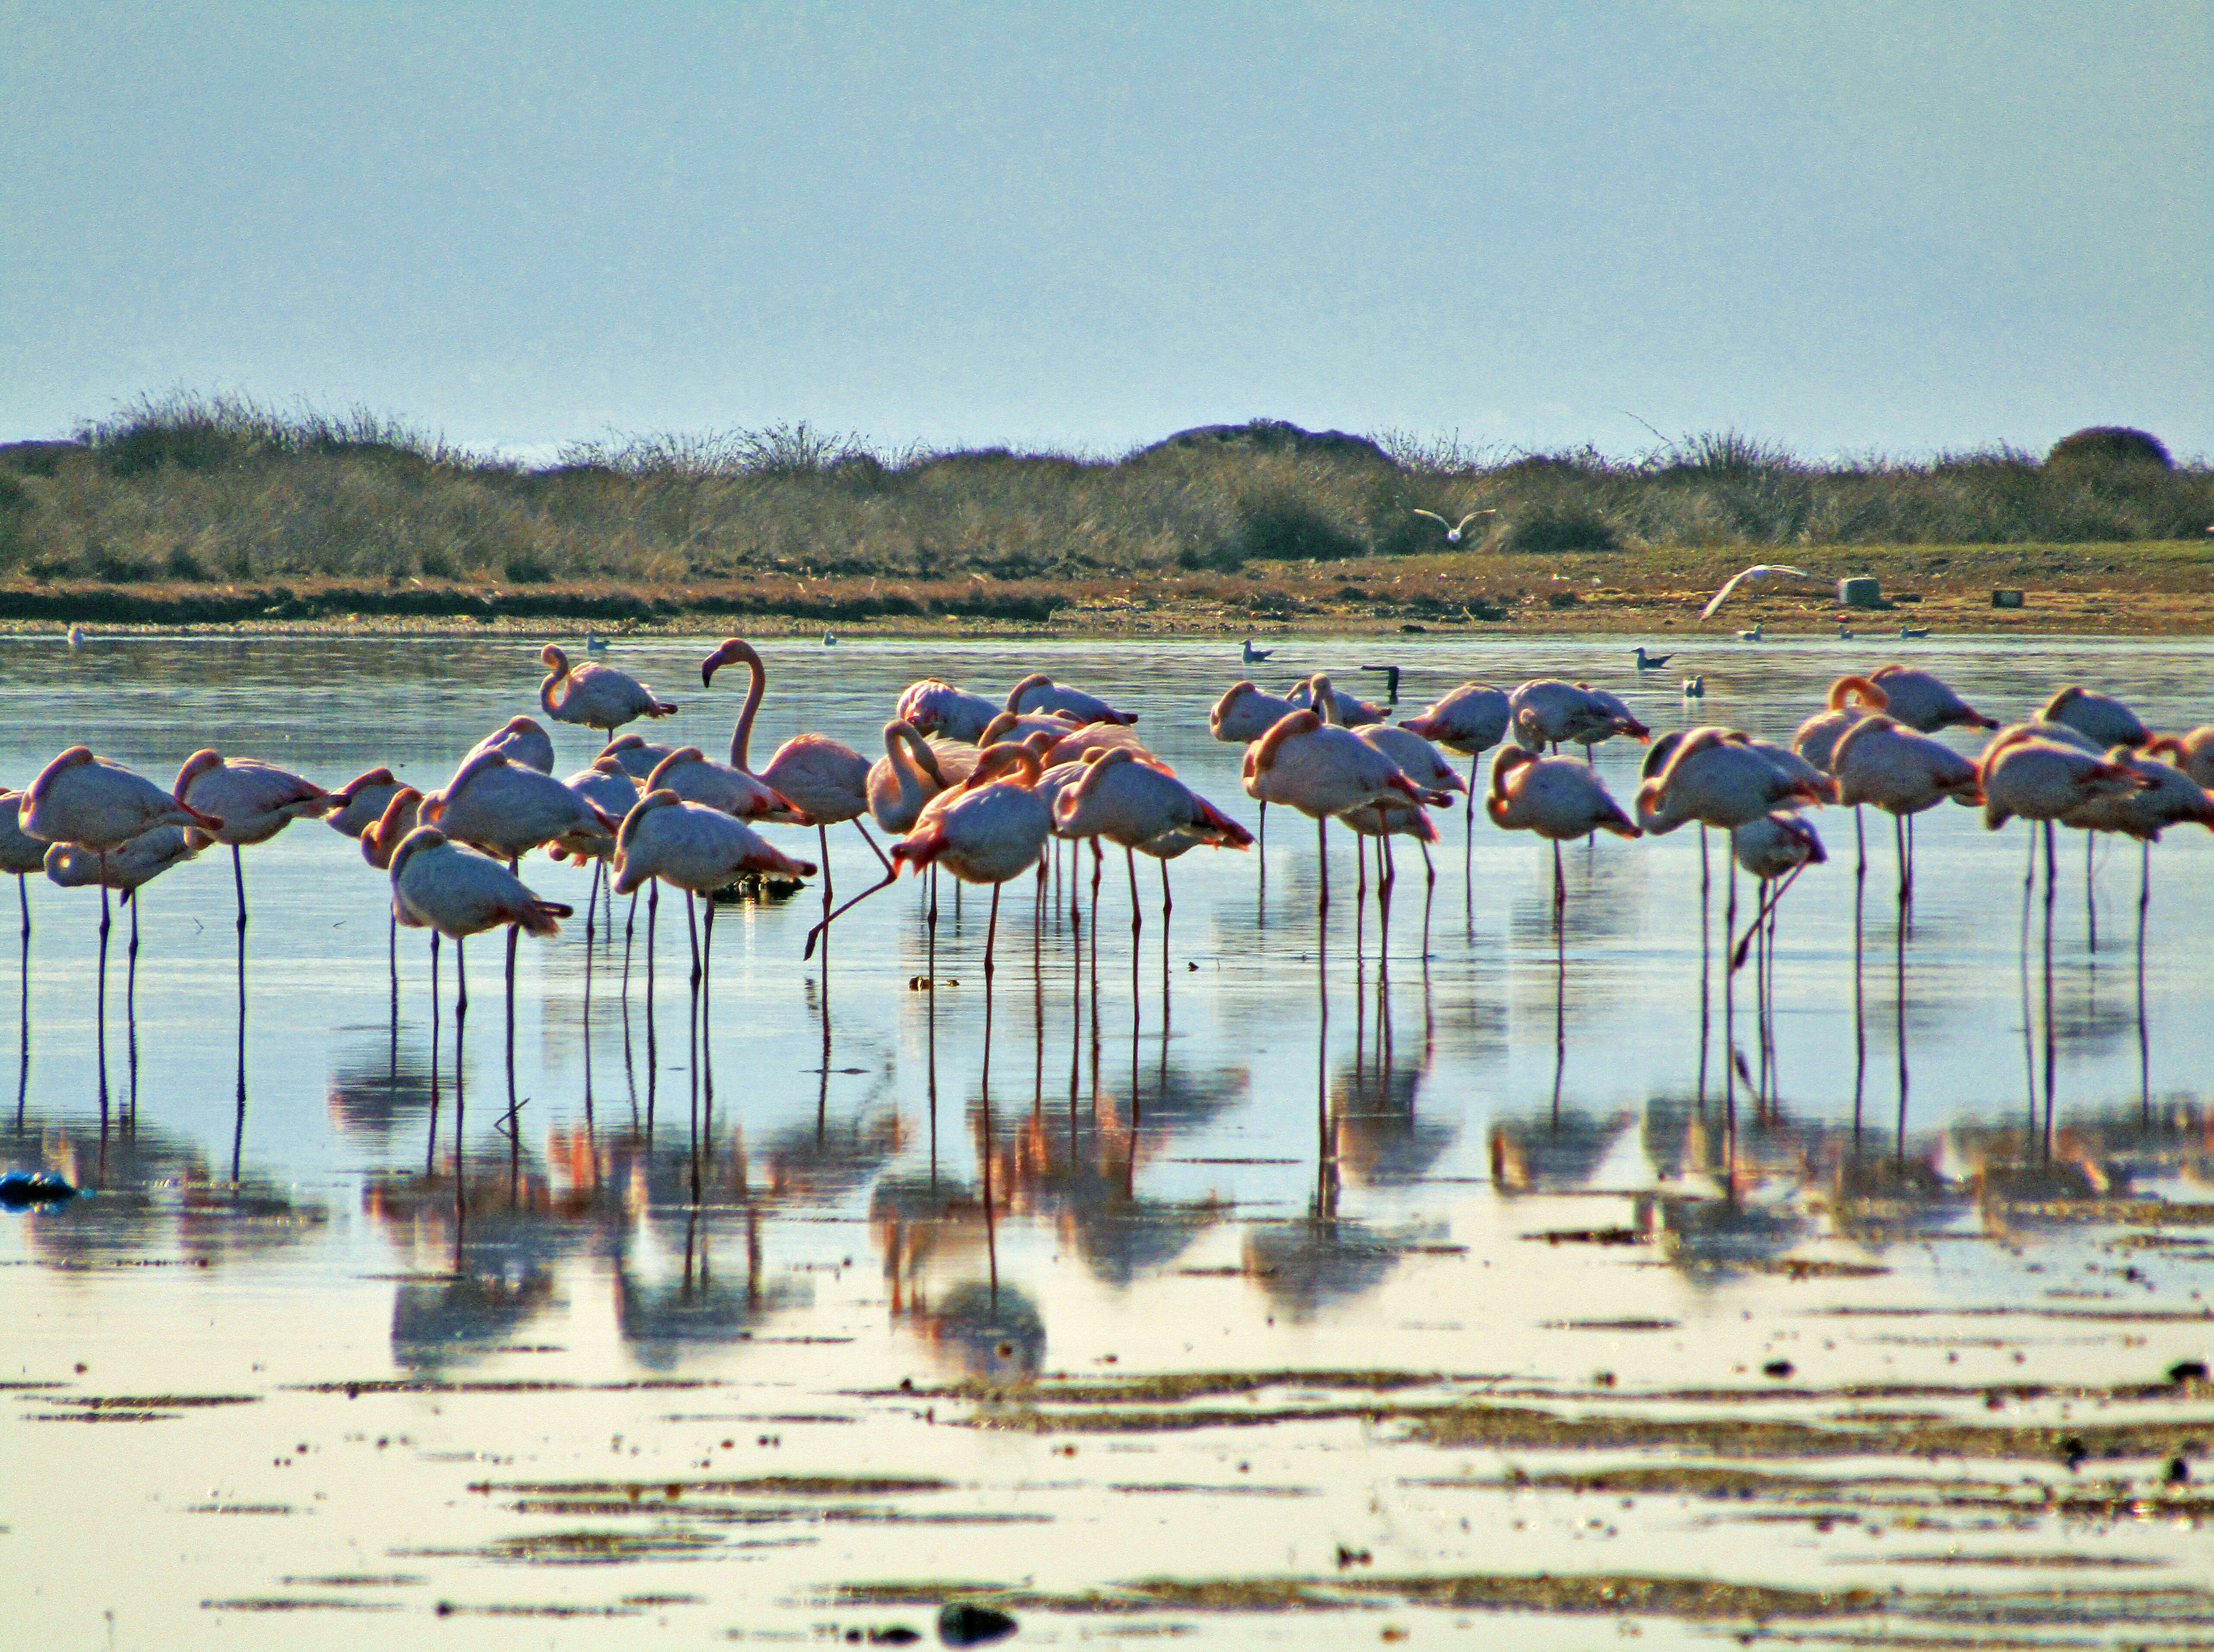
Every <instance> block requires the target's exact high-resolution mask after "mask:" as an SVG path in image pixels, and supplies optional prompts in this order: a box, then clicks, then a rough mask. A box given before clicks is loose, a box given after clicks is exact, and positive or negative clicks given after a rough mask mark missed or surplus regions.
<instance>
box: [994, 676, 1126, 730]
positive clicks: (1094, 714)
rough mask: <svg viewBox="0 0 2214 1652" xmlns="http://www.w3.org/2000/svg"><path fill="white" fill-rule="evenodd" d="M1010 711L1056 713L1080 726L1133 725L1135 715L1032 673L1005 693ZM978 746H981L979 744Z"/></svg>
mask: <svg viewBox="0 0 2214 1652" xmlns="http://www.w3.org/2000/svg"><path fill="white" fill-rule="evenodd" d="M1006 709H1007V710H1009V711H1011V712H1059V713H1061V714H1062V715H1064V716H1067V717H1072V718H1074V719H1076V721H1078V722H1079V723H1135V722H1136V721H1137V720H1138V714H1137V713H1135V712H1124V711H1117V710H1116V709H1115V707H1112V706H1110V705H1109V704H1108V703H1107V702H1106V701H1104V700H1102V699H1100V698H1099V697H1098V695H1097V694H1086V693H1085V692H1084V690H1083V689H1081V688H1068V687H1067V686H1066V685H1064V684H1061V683H1059V682H1055V681H1054V680H1053V679H1052V678H1051V677H1050V676H1047V675H1046V674H1045V673H1044V672H1043V671H1033V672H1031V674H1030V675H1029V676H1026V677H1024V679H1023V680H1022V681H1021V682H1018V683H1017V684H1015V686H1014V687H1013V688H1012V689H1010V690H1009V691H1008V694H1007V706H1006ZM979 743H980V744H982V742H981V741H980V742H979Z"/></svg>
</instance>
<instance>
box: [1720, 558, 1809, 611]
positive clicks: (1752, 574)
mask: <svg viewBox="0 0 2214 1652" xmlns="http://www.w3.org/2000/svg"><path fill="white" fill-rule="evenodd" d="M1764 573H1789V574H1795V575H1796V576H1797V577H1798V578H1801V579H1812V578H1814V577H1815V576H1814V575H1813V574H1811V573H1809V572H1807V570H1806V569H1804V568H1787V567H1784V566H1783V565H1782V564H1780V563H1769V562H1763V563H1760V564H1758V565H1757V566H1753V567H1750V568H1747V569H1746V570H1745V571H1744V572H1741V573H1734V574H1732V575H1731V576H1730V578H1729V583H1728V584H1725V585H1724V586H1723V587H1722V589H1721V590H1718V591H1716V593H1715V595H1714V600H1713V601H1712V602H1710V603H1708V604H1707V605H1706V606H1705V607H1704V608H1703V609H1700V610H1699V617H1700V618H1701V619H1707V618H1709V616H1711V615H1713V613H1714V611H1715V610H1716V609H1718V608H1720V607H1721V606H1722V604H1723V603H1726V602H1728V600H1729V594H1730V592H1732V591H1734V590H1736V589H1737V588H1738V586H1739V585H1740V584H1743V583H1744V582H1745V581H1746V580H1747V579H1752V578H1758V577H1759V576H1760V575H1762V574H1764Z"/></svg>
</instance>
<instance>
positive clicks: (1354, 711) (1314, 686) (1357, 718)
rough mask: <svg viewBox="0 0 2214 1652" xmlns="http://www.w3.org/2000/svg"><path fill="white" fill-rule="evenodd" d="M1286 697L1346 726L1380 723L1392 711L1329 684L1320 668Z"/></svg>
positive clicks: (1300, 706) (1298, 707) (1296, 705)
mask: <svg viewBox="0 0 2214 1652" xmlns="http://www.w3.org/2000/svg"><path fill="white" fill-rule="evenodd" d="M1285 698H1286V699H1287V700H1288V701H1290V702H1291V704H1292V706H1293V707H1294V709H1295V710H1297V709H1312V710H1314V711H1317V712H1320V713H1324V716H1325V718H1326V719H1327V720H1328V721H1330V722H1332V723H1336V724H1339V725H1342V726H1343V727H1345V728H1358V727H1360V726H1361V725H1362V724H1365V723H1381V722H1384V721H1385V720H1386V719H1389V718H1390V716H1391V713H1389V712H1387V711H1385V709H1384V707H1381V706H1379V705H1377V704H1375V703H1374V702H1373V701H1367V700H1363V699H1362V698H1361V696H1360V695H1359V694H1348V693H1346V692H1345V690H1344V689H1342V688H1334V687H1332V686H1331V684H1330V678H1329V677H1328V676H1325V675H1324V673H1322V672H1320V671H1318V672H1316V673H1315V674H1314V675H1313V676H1311V677H1309V678H1308V679H1307V680H1306V682H1302V683H1300V685H1299V686H1298V687H1296V688H1294V689H1293V690H1292V691H1291V693H1290V694H1287V695H1286V696H1285Z"/></svg>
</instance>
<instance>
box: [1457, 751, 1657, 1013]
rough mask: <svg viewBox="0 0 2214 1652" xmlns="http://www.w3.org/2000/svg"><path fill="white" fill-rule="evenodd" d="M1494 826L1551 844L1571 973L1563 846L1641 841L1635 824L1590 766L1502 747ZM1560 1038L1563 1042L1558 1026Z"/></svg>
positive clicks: (1557, 922) (1494, 770)
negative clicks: (1592, 839)
mask: <svg viewBox="0 0 2214 1652" xmlns="http://www.w3.org/2000/svg"><path fill="white" fill-rule="evenodd" d="M1483 812H1484V813H1485V814H1487V815H1489V817H1491V823H1492V824H1493V825H1495V826H1497V827H1499V828H1501V829H1502V830H1505V831H1510V832H1535V833H1536V834H1537V835H1538V836H1540V837H1543V838H1548V839H1550V840H1551V842H1552V845H1553V930H1554V933H1555V935H1556V936H1557V937H1558V938H1559V942H1560V945H1561V946H1562V948H1563V953H1562V964H1561V969H1562V971H1563V976H1565V974H1566V971H1567V968H1568V965H1567V953H1566V950H1565V949H1566V947H1567V944H1568V942H1567V934H1568V921H1567V920H1568V907H1569V885H1568V880H1567V878H1565V877H1564V876H1563V874H1562V872H1561V845H1562V844H1563V843H1571V842H1574V841H1576V840H1577V839H1579V838H1584V837H1589V836H1590V835H1592V834H1593V832H1599V831H1605V832H1612V833H1613V834H1614V835H1616V836H1618V837H1642V836H1643V835H1644V833H1643V832H1642V830H1641V829H1639V827H1638V824H1637V823H1636V821H1634V820H1632V819H1630V817H1629V816H1627V815H1625V814H1624V813H1623V812H1622V805H1619V804H1618V803H1617V802H1615V800H1614V798H1613V797H1612V795H1611V794H1610V793H1609V792H1608V791H1607V789H1606V783H1605V781H1604V780H1600V779H1599V774H1598V773H1597V772H1596V771H1595V770H1594V769H1593V768H1592V767H1591V766H1590V765H1589V764H1588V763H1579V762H1575V760H1574V759H1573V758H1567V757H1540V756H1538V755H1537V753H1535V752H1533V751H1532V750H1529V749H1528V748H1527V747H1525V746H1522V745H1519V744H1518V745H1511V746H1501V748H1500V749H1499V755H1498V756H1495V757H1494V758H1493V759H1492V760H1491V786H1490V789H1489V792H1488V793H1487V795H1486V796H1485V798H1484V800H1483ZM1555 1037H1556V1039H1559V1038H1560V1037H1562V1034H1561V1032H1560V1031H1559V1030H1558V1028H1557V1029H1556V1032H1555Z"/></svg>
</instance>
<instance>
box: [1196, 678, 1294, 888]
mask: <svg viewBox="0 0 2214 1652" xmlns="http://www.w3.org/2000/svg"><path fill="white" fill-rule="evenodd" d="M1248 646H1251V645H1250V644H1249V645H1248ZM1249 664H1250V662H1249ZM1297 710H1299V707H1297V706H1294V704H1292V702H1291V701H1288V700H1286V699H1283V698H1281V696H1279V695H1276V694H1266V693H1263V691H1262V689H1261V688H1260V685H1259V684H1257V683H1255V682H1251V681H1240V682H1233V683H1232V684H1231V685H1230V686H1229V688H1226V689H1225V690H1224V691H1223V694H1222V698H1221V699H1220V700H1218V701H1215V702H1214V707H1212V708H1211V709H1210V710H1209V711H1208V713H1207V727H1208V732H1209V733H1211V734H1213V735H1214V737H1215V738H1216V739H1218V740H1220V741H1221V742H1222V743H1224V744H1226V745H1236V746H1250V745H1251V744H1252V743H1253V742H1254V741H1256V740H1257V739H1259V738H1260V737H1262V736H1263V735H1264V734H1266V733H1267V732H1268V731H1269V730H1270V729H1272V728H1274V727H1275V726H1276V725H1277V724H1278V723H1279V722H1281V721H1282V720H1283V719H1285V718H1287V717H1288V716H1290V715H1291V713H1294V712H1295V711H1297ZM1245 795H1246V796H1247V797H1249V798H1254V800H1255V801H1256V802H1257V803H1258V804H1259V805H1261V824H1260V841H1261V853H1262V854H1263V855H1265V854H1268V852H1269V800H1268V799H1267V798H1261V797H1256V796H1255V793H1254V791H1253V786H1252V782H1251V780H1250V779H1249V780H1247V781H1246V782H1245ZM1261 875H1262V877H1263V878H1266V877H1267V876H1268V867H1267V866H1266V865H1265V864H1263V866H1262V869H1261Z"/></svg>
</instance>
